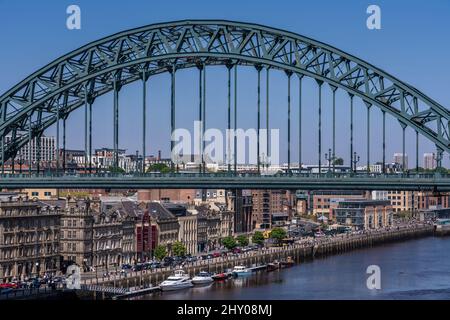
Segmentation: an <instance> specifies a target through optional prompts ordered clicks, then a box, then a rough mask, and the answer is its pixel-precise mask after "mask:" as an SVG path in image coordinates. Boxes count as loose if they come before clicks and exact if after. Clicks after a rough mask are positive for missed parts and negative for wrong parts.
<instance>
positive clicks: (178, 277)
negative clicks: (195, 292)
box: [159, 269, 194, 291]
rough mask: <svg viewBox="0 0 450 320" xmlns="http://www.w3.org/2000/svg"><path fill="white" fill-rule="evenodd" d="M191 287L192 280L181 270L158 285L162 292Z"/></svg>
mask: <svg viewBox="0 0 450 320" xmlns="http://www.w3.org/2000/svg"><path fill="white" fill-rule="evenodd" d="M193 286H194V285H193V284H192V280H191V279H190V278H189V276H188V275H187V274H186V272H184V270H182V269H178V270H176V271H175V273H174V275H173V276H170V277H168V278H167V279H166V280H165V281H163V282H161V284H160V285H159V287H160V288H161V290H162V291H171V290H179V289H186V288H191V287H193Z"/></svg>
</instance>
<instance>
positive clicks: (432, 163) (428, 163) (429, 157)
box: [423, 153, 436, 170]
mask: <svg viewBox="0 0 450 320" xmlns="http://www.w3.org/2000/svg"><path fill="white" fill-rule="evenodd" d="M423 168H424V169H425V170H433V169H436V159H435V156H434V153H424V154H423Z"/></svg>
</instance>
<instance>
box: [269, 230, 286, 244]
mask: <svg viewBox="0 0 450 320" xmlns="http://www.w3.org/2000/svg"><path fill="white" fill-rule="evenodd" d="M270 237H271V238H272V239H275V240H276V242H277V243H280V242H281V240H283V239H284V238H286V231H285V230H284V229H282V228H274V229H273V230H272V232H271V233H270Z"/></svg>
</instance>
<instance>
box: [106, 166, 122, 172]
mask: <svg viewBox="0 0 450 320" xmlns="http://www.w3.org/2000/svg"><path fill="white" fill-rule="evenodd" d="M108 171H109V172H111V173H125V170H124V169H122V168H121V167H113V166H111V167H109V168H108Z"/></svg>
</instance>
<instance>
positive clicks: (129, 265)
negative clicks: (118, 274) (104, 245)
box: [122, 263, 133, 270]
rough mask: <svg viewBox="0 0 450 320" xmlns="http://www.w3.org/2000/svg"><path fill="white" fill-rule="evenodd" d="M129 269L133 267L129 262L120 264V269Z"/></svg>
mask: <svg viewBox="0 0 450 320" xmlns="http://www.w3.org/2000/svg"><path fill="white" fill-rule="evenodd" d="M131 269H133V266H132V265H131V264H128V263H124V264H123V265H122V270H131Z"/></svg>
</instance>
